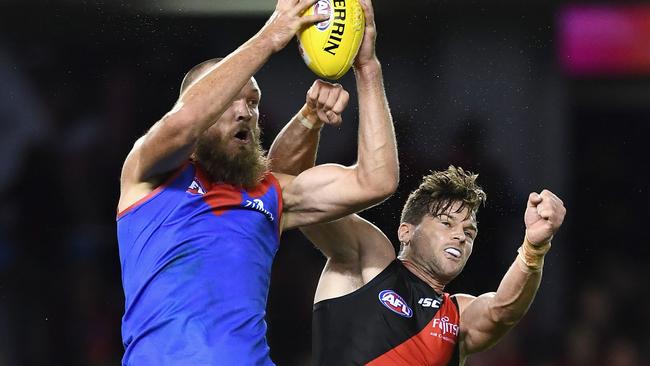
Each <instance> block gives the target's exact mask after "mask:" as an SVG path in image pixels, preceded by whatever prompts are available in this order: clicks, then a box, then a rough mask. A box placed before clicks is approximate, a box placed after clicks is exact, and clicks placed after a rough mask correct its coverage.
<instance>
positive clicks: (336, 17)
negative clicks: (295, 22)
mask: <svg viewBox="0 0 650 366" xmlns="http://www.w3.org/2000/svg"><path fill="white" fill-rule="evenodd" d="M327 13H329V14H330V17H329V19H327V20H324V21H322V22H320V23H317V24H314V25H310V26H308V27H306V28H304V29H302V30H301V31H300V32H299V33H298V47H299V49H300V55H301V56H302V58H303V60H305V63H306V64H307V66H308V67H309V68H310V69H311V71H313V72H314V73H316V75H318V76H320V77H323V78H327V79H338V78H340V77H341V76H343V75H345V73H346V72H347V71H348V70H349V69H350V66H352V63H353V62H354V58H355V57H356V56H357V52H358V51H359V46H361V40H362V39H363V30H364V27H365V23H366V22H365V17H364V15H363V9H362V8H361V5H360V4H359V0H319V1H318V2H317V3H316V4H314V5H313V6H312V7H310V8H309V9H307V10H306V11H305V13H304V14H303V15H312V14H327Z"/></svg>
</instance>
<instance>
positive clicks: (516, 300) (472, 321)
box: [457, 190, 566, 357]
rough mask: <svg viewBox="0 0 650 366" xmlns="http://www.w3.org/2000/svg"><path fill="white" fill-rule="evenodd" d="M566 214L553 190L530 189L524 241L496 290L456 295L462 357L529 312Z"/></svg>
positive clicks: (483, 346) (500, 334)
mask: <svg viewBox="0 0 650 366" xmlns="http://www.w3.org/2000/svg"><path fill="white" fill-rule="evenodd" d="M565 214H566V209H565V208H564V204H563V202H562V200H560V199H559V198H558V197H557V196H556V195H554V194H553V193H552V192H550V191H547V190H544V191H542V192H541V194H537V193H531V194H530V197H529V198H528V205H527V207H526V213H525V215H524V221H525V223H526V237H525V239H524V243H523V244H522V246H521V247H520V248H519V255H518V256H517V258H516V259H515V261H514V262H513V263H512V265H511V266H510V269H508V272H507V273H506V274H505V276H504V277H503V280H502V281H501V284H500V285H499V288H498V289H497V291H496V292H492V293H487V294H483V295H481V296H479V297H473V296H469V295H457V299H458V304H459V307H460V312H461V315H460V327H461V328H460V333H461V354H462V355H463V357H466V356H468V355H470V354H472V353H476V352H479V351H482V350H484V349H487V348H489V347H491V346H493V345H494V344H495V343H496V342H497V341H498V340H499V339H500V338H501V337H503V335H505V334H506V332H507V331H508V330H510V329H511V328H512V327H513V326H514V325H515V324H517V323H518V322H519V320H521V318H522V317H523V316H524V314H526V312H527V311H528V308H529V307H530V305H531V303H532V302H533V299H534V298H535V294H536V293H537V289H538V288H539V284H540V281H541V278H542V267H543V265H544V255H545V254H546V252H548V250H549V249H550V247H551V239H552V238H553V235H554V234H555V232H557V230H558V229H559V228H560V226H561V225H562V222H563V221H564V215H565Z"/></svg>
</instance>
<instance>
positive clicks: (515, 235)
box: [0, 0, 650, 366]
mask: <svg viewBox="0 0 650 366" xmlns="http://www.w3.org/2000/svg"><path fill="white" fill-rule="evenodd" d="M274 4H275V2H274V1H272V0H248V1H244V0H239V1H237V0H227V1H225V0H210V1H208V0H202V1H198V0H196V1H172V0H158V1H152V0H139V1H128V2H127V1H96V2H93V1H75V0H68V1H61V0H59V1H54V0H50V1H29V2H27V1H18V0H15V1H14V0H2V1H0V159H2V161H1V164H0V365H90V366H93V365H98V366H99V365H116V364H119V360H120V357H121V354H122V346H121V341H120V316H121V314H122V310H123V295H122V290H121V277H120V266H119V259H118V252H117V244H116V237H115V221H114V220H115V206H116V202H117V195H118V189H119V186H118V178H119V171H120V167H121V163H122V161H123V159H124V157H125V155H126V153H127V152H128V150H129V149H130V147H131V145H132V144H133V142H134V141H135V139H136V138H137V137H139V136H140V135H141V134H143V133H144V132H145V131H146V130H147V128H148V127H149V126H150V125H151V124H153V122H155V121H156V120H157V119H158V118H159V117H161V116H162V115H163V114H164V113H165V112H166V111H167V110H169V108H170V107H171V106H172V104H173V103H174V101H175V99H176V97H177V93H178V91H177V90H178V86H179V84H180V81H181V78H182V76H183V74H184V72H185V71H186V70H187V69H189V68H190V67H191V66H193V65H194V64H196V63H198V62H200V61H203V60H204V59H207V58H211V57H214V56H222V55H225V54H227V53H229V52H230V51H232V50H234V49H235V48H236V47H237V46H238V45H239V44H241V43H242V42H244V41H245V40H246V39H248V38H249V37H250V36H252V35H253V34H254V33H255V32H256V31H257V30H258V29H259V28H260V27H261V26H262V25H263V24H264V22H265V20H266V18H267V17H268V15H269V14H270V13H271V11H272V8H273V7H274ZM375 9H376V13H377V23H378V29H379V38H378V54H379V57H380V59H381V61H382V63H383V68H384V74H385V79H386V89H387V94H388V98H389V101H390V104H391V108H392V112H393V116H394V119H395V127H396V130H397V134H398V143H399V147H400V158H401V167H402V170H401V172H402V177H401V186H400V189H399V191H398V193H397V194H395V195H394V197H393V198H391V199H390V200H388V201H387V202H385V203H384V204H382V205H381V206H379V207H376V208H373V209H371V210H368V211H366V212H365V213H364V214H363V216H365V217H367V218H369V219H370V220H372V221H373V222H375V223H376V224H377V225H378V226H379V227H381V228H383V230H384V231H385V232H386V233H387V234H388V235H389V236H390V237H391V238H392V239H393V240H394V242H397V241H396V235H395V231H396V228H397V225H398V218H399V213H400V209H401V206H402V204H403V202H404V200H405V198H406V196H407V194H408V192H409V191H410V190H412V189H414V188H415V186H416V184H417V183H418V180H419V179H420V177H421V176H422V175H424V174H426V173H427V172H428V171H429V170H430V169H443V168H446V167H447V165H448V164H456V165H460V166H462V167H464V168H467V169H469V170H472V171H475V172H477V173H479V174H480V178H479V181H480V182H481V184H482V185H483V186H484V187H485V188H486V190H487V193H488V204H487V206H486V207H484V208H483V209H482V212H480V214H479V220H480V235H479V238H478V240H477V243H476V245H475V249H474V254H473V256H472V258H471V259H470V261H469V263H468V265H467V267H466V269H465V271H464V272H463V273H462V274H461V275H460V276H459V278H458V279H456V281H454V282H453V283H452V284H451V285H450V286H449V287H448V290H449V291H450V292H467V293H472V294H479V293H483V292H487V291H492V290H494V289H496V287H497V286H498V283H499V280H500V278H501V276H502V275H503V273H504V272H505V270H506V269H507V267H508V265H509V264H510V263H511V261H512V260H513V258H514V257H515V250H516V248H517V247H518V246H519V244H520V242H521V240H522V235H523V230H524V226H523V221H522V216H523V210H524V207H525V202H526V198H527V195H528V193H529V192H530V191H533V190H541V189H542V188H549V189H551V190H553V191H554V192H556V193H557V194H558V195H559V196H561V197H562V198H563V199H564V201H565V204H566V206H567V208H568V215H567V219H566V221H565V224H564V227H563V228H562V229H561V232H560V233H559V235H558V236H557V238H556V240H554V248H553V250H552V251H551V253H550V254H549V256H548V258H547V261H546V268H545V274H544V279H543V283H542V287H541V289H540V292H539V293H538V297H537V299H536V300H535V303H534V304H533V306H532V309H531V310H530V312H529V314H528V315H527V316H526V317H525V318H524V320H523V321H522V322H521V324H520V325H519V326H518V327H517V328H516V329H515V330H514V331H513V332H512V333H510V334H509V335H508V336H507V337H506V338H505V339H504V340H503V341H502V342H501V343H500V344H499V345H498V346H497V347H495V348H494V349H492V350H491V351H489V352H486V353H484V354H481V355H478V356H475V357H473V358H472V359H471V360H470V362H469V363H468V364H469V365H474V366H487V365H490V366H492V365H495V366H496V365H500V366H517V365H562V366H574V365H575V366H577V365H620V366H623V365H649V364H650V356H648V354H649V353H650V351H648V350H650V337H649V336H648V331H647V330H648V328H649V327H650V312H648V309H649V308H650V294H649V293H648V278H649V275H650V270H649V269H648V264H647V262H648V259H650V256H649V252H650V249H649V248H650V245H649V244H650V241H649V239H648V234H647V233H648V231H647V225H648V218H649V217H648V216H649V215H648V207H649V206H650V199H649V198H648V197H649V195H650V184H649V183H648V179H649V178H650V158H649V156H650V148H649V147H648V142H647V140H648V136H649V135H650V3H629V2H621V1H616V2H614V1H610V2H598V3H591V2H585V1H582V2H579V3H578V2H576V3H571V2H565V1H529V2H520V1H514V0H512V1H494V2H488V1H474V0H472V1H470V0H456V1H447V0H438V1H429V0H410V1H400V2H395V1H388V0H376V1H375ZM257 78H258V81H259V82H260V85H261V88H262V91H263V98H262V105H261V113H262V116H261V121H262V125H263V128H264V131H265V146H266V147H268V145H269V144H270V142H271V141H272V139H273V137H274V136H275V134H276V133H277V132H278V131H279V130H280V128H281V127H282V126H283V124H284V123H285V122H286V121H287V120H288V119H289V118H290V117H291V116H292V115H293V113H295V112H296V111H297V110H298V108H299V107H300V106H301V105H302V103H303V102H304V94H305V92H306V90H307V88H308V87H309V86H310V85H311V83H312V82H313V80H314V75H313V74H311V73H310V72H309V70H308V69H307V68H306V67H305V66H304V64H303V62H302V60H301V59H300V57H299V55H298V50H297V46H296V44H295V42H293V43H292V44H290V45H289V46H288V47H287V48H286V49H285V50H283V51H282V52H280V53H279V54H278V55H276V56H274V57H273V58H272V59H271V61H270V62H269V63H268V64H267V65H266V66H265V67H264V68H263V69H262V70H261V71H260V72H259V73H258V75H257ZM341 83H342V84H343V85H344V86H346V87H347V88H348V90H350V91H354V82H353V76H352V74H351V73H350V74H348V75H346V76H345V77H344V78H343V79H342V81H341ZM355 114H356V103H351V105H350V107H349V108H348V111H347V112H346V115H345V117H346V123H345V124H344V125H343V126H342V127H341V128H338V129H333V128H328V129H326V130H325V131H324V133H323V135H324V136H323V138H322V141H321V148H320V155H319V161H320V162H341V163H351V162H352V161H351V159H353V158H354V156H355V152H356V145H355V130H356V115H355ZM322 264H323V258H322V256H321V255H320V254H319V253H318V251H316V250H315V249H314V248H313V247H312V246H311V245H310V244H309V243H308V242H307V241H306V240H305V239H304V238H303V237H302V235H301V234H300V233H299V232H297V231H296V232H289V233H286V234H285V235H284V236H283V243H282V246H281V249H280V251H279V253H278V256H277V258H276V262H275V266H274V272H273V280H272V281H273V283H272V288H271V292H270V298H269V305H268V323H269V334H268V339H269V343H270V344H271V349H272V357H273V359H274V360H275V361H276V363H277V364H278V365H280V366H284V365H290V366H291V365H305V364H308V361H307V360H308V359H309V353H310V328H311V300H312V295H313V291H314V289H315V285H316V281H317V278H318V275H319V272H320V270H321V267H322Z"/></svg>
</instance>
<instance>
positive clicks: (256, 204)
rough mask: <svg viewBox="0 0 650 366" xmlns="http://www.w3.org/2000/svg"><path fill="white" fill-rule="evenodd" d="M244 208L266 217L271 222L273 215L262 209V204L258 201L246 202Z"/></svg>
mask: <svg viewBox="0 0 650 366" xmlns="http://www.w3.org/2000/svg"><path fill="white" fill-rule="evenodd" d="M244 207H246V208H250V209H253V210H255V211H258V212H261V213H263V214H264V216H266V218H267V219H269V221H273V214H272V213H271V212H269V210H267V209H265V208H264V202H263V201H262V200H260V199H254V200H252V201H251V200H246V203H245V204H244Z"/></svg>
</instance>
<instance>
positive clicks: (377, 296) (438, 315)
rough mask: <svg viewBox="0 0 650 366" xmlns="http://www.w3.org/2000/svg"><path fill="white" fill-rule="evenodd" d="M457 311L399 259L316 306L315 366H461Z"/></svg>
mask: <svg viewBox="0 0 650 366" xmlns="http://www.w3.org/2000/svg"><path fill="white" fill-rule="evenodd" d="M459 319H460V315H459V311H458V304H457V303H456V300H455V299H454V298H452V297H450V296H449V294H447V293H443V294H442V295H440V294H437V293H436V292H435V291H434V290H433V289H432V288H431V287H430V286H429V285H428V284H427V283H426V282H424V281H422V280H421V279H420V278H418V277H417V276H416V275H414V274H413V273H411V272H410V271H409V270H408V269H407V268H406V267H404V265H403V264H402V262H401V261H400V260H398V259H396V260H395V261H393V262H392V263H391V264H390V265H389V266H388V267H386V269H384V270H383V271H382V272H381V273H380V274H379V275H377V277H375V278H373V279H372V280H371V281H370V282H368V283H367V284H366V285H364V286H363V287H361V288H360V289H358V290H356V291H354V292H352V293H350V294H347V295H344V296H341V297H337V298H333V299H327V300H323V301H320V302H318V303H316V304H315V305H314V313H313V323H312V328H313V330H312V331H313V333H314V337H313V340H312V341H313V342H312V351H313V356H312V357H313V358H312V365H314V366H321V365H322V366H349V365H372V366H389V365H390V366H397V365H399V366H425V365H426V366H442V365H458V364H459V347H458V332H459Z"/></svg>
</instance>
